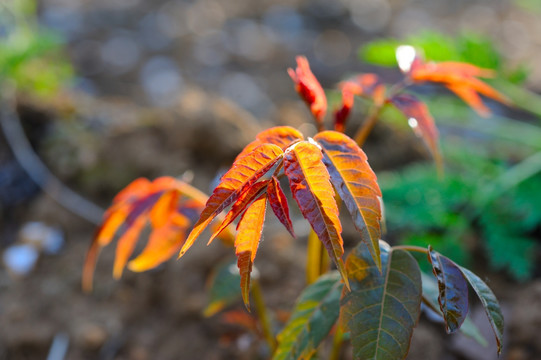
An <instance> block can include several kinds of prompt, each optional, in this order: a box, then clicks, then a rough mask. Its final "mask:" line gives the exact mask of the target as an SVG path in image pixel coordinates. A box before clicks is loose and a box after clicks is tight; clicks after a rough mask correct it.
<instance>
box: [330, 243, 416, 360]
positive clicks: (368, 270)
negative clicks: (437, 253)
mask: <svg viewBox="0 0 541 360" xmlns="http://www.w3.org/2000/svg"><path fill="white" fill-rule="evenodd" d="M380 248H381V264H382V272H380V271H379V270H378V268H377V266H376V264H375V263H374V261H373V259H372V256H371V255H370V252H369V251H368V247H367V246H366V244H365V243H364V242H361V243H359V245H358V246H357V247H356V248H355V249H354V250H353V251H352V252H351V253H350V254H349V256H348V257H347V260H346V268H347V271H348V275H349V276H350V283H351V292H348V291H343V294H342V300H341V310H340V324H341V325H342V327H343V328H344V331H347V330H349V331H351V343H352V345H353V357H354V358H355V359H363V360H369V359H373V360H380V359H385V360H390V359H403V358H405V357H406V355H407V354H408V350H409V346H410V340H411V336H412V334H413V328H414V327H415V325H416V324H417V321H418V319H419V314H420V305H421V294H422V289H421V273H420V270H419V265H418V264H417V261H416V260H415V259H414V258H413V257H412V256H411V255H410V254H409V253H408V252H406V251H403V250H393V249H392V248H390V247H389V245H388V244H386V243H384V242H381V243H380Z"/></svg>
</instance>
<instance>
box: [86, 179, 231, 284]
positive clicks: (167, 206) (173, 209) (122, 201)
mask: <svg viewBox="0 0 541 360" xmlns="http://www.w3.org/2000/svg"><path fill="white" fill-rule="evenodd" d="M206 199H207V197H206V195H205V194H203V193H202V192H200V191H199V190H197V189H195V188H194V187H192V186H190V185H188V184H186V183H184V182H182V181H180V180H177V179H175V178H172V177H160V178H157V179H155V180H154V181H152V182H151V181H149V180H147V179H144V178H140V179H136V180H134V181H133V182H132V183H130V184H129V185H128V186H126V187H125V188H124V189H123V190H122V191H120V192H119V193H118V195H117V196H115V198H114V199H113V204H112V205H111V206H110V207H109V209H107V211H106V213H105V215H104V220H103V224H102V225H101V226H100V228H99V229H98V231H97V233H96V236H95V237H94V239H93V240H92V243H91V245H90V249H89V250H88V253H87V257H86V259H85V264H84V268H83V288H84V289H85V290H86V291H89V290H90V289H91V288H92V278H93V273H94V267H95V265H96V261H97V258H98V255H99V252H100V250H101V248H102V247H104V246H107V245H108V244H109V243H111V241H112V240H113V238H114V236H115V235H116V234H117V233H119V232H120V234H121V235H120V238H119V240H118V245H117V250H116V256H115V264H114V270H113V275H114V276H115V277H116V278H118V277H120V276H121V274H122V271H123V269H124V266H125V265H126V263H127V261H128V259H129V258H130V256H131V255H132V253H133V251H134V249H135V245H136V243H137V240H138V239H139V235H140V233H141V232H142V230H143V229H144V228H145V226H146V225H147V223H149V222H150V225H151V228H152V231H151V233H150V239H149V243H147V247H146V248H145V250H144V251H143V253H142V254H141V255H140V256H139V257H138V260H137V261H136V262H134V263H132V262H130V265H129V266H130V268H133V270H135V271H143V270H147V269H149V268H151V267H155V266H157V265H159V264H161V263H162V262H163V261H165V260H167V259H168V258H169V257H170V256H171V252H170V251H171V246H173V247H176V248H177V249H178V247H180V245H181V244H182V243H183V241H184V239H185V234H186V232H187V230H188V229H189V228H190V227H191V225H192V224H193V222H194V221H195V219H194V218H193V213H198V212H199V211H201V210H202V209H203V206H204V203H205V201H206ZM221 237H222V238H227V239H228V240H229V238H230V237H231V234H230V233H229V232H224V233H223V234H222V236H221Z"/></svg>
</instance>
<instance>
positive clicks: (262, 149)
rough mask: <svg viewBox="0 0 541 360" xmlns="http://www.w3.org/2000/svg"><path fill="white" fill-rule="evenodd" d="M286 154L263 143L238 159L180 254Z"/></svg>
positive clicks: (207, 204)
mask: <svg viewBox="0 0 541 360" xmlns="http://www.w3.org/2000/svg"><path fill="white" fill-rule="evenodd" d="M282 157H283V151H282V149H280V148H279V147H278V146H276V145H273V144H262V145H259V146H258V147H256V148H255V149H254V150H253V151H252V152H251V153H249V154H246V155H245V156H243V157H241V158H238V159H237V160H236V161H235V162H234V163H233V166H232V167H231V169H230V170H229V171H228V172H227V173H225V174H224V176H223V177H222V179H221V182H220V184H219V185H218V186H217V187H216V189H214V192H213V193H212V195H211V196H210V198H209V199H208V201H207V203H206V205H205V209H204V210H203V212H202V213H201V216H200V217H199V220H198V221H197V223H196V224H195V225H194V228H193V229H192V231H191V232H190V234H189V235H188V239H187V240H186V242H185V243H184V245H183V246H182V249H181V250H180V254H179V257H181V256H182V255H184V254H185V253H186V251H187V250H188V249H189V248H190V247H191V246H192V245H193V243H194V242H195V240H196V239H197V237H198V236H199V235H200V234H201V233H202V232H203V230H205V228H206V227H207V226H208V224H210V222H211V221H212V220H213V219H214V218H215V217H216V216H217V215H218V214H219V213H221V212H222V211H223V210H224V209H225V208H226V207H228V206H229V205H231V204H232V203H234V202H235V201H236V200H237V198H238V197H239V195H240V194H241V193H242V192H243V191H244V190H245V189H248V188H249V187H251V186H252V185H253V184H254V183H256V182H257V181H258V180H259V179H260V178H261V177H262V176H263V175H265V174H266V173H267V172H269V171H270V170H271V169H272V168H273V167H274V166H275V165H276V164H277V163H278V162H279V160H281V159H282Z"/></svg>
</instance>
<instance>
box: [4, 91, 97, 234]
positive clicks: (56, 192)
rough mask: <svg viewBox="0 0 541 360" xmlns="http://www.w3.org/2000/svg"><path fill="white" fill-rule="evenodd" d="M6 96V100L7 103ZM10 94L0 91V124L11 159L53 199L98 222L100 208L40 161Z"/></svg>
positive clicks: (89, 220)
mask: <svg viewBox="0 0 541 360" xmlns="http://www.w3.org/2000/svg"><path fill="white" fill-rule="evenodd" d="M6 99H10V101H9V103H8V101H7V100H6ZM12 99H13V96H6V91H5V90H4V91H2V92H1V93H0V101H1V103H0V104H1V109H0V125H1V126H2V131H3V132H4V135H5V138H6V141H7V143H8V145H9V147H10V148H11V150H12V151H13V155H14V156H15V159H16V160H17V161H18V162H19V164H20V165H21V167H22V168H23V169H24V170H25V171H26V173H27V174H28V176H29V177H30V178H31V179H32V180H33V181H34V182H35V183H36V184H37V185H38V186H39V187H40V188H41V189H42V190H43V192H44V193H46V194H47V195H49V196H50V197H51V198H52V199H53V200H55V201H56V202H57V203H59V204H60V205H62V206H63V207H64V208H66V209H68V210H69V211H71V212H72V213H74V214H76V215H78V216H80V217H81V218H83V219H85V220H87V221H88V222H90V223H93V224H99V223H101V220H102V215H103V212H104V210H103V209H102V208H100V207H99V206H98V205H96V204H94V203H92V202H91V201H89V200H87V199H85V198H84V197H82V196H81V195H79V194H77V193H76V192H74V191H73V190H71V189H69V188H68V187H67V186H66V185H64V184H63V183H62V182H61V181H60V180H59V179H58V178H57V177H55V176H54V175H53V174H52V173H51V171H50V170H49V169H48V168H47V167H46V166H45V164H43V162H42V161H41V159H40V158H39V157H38V155H37V154H36V153H35V152H34V150H33V149H32V146H31V145H30V142H29V141H28V138H27V137H26V135H25V133H24V129H23V127H22V125H21V121H20V119H19V116H18V115H17V113H16V111H15V110H14V105H13V100H12Z"/></svg>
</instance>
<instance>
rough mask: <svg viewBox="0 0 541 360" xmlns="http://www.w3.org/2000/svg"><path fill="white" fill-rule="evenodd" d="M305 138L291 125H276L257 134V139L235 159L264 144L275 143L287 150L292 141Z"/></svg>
mask: <svg viewBox="0 0 541 360" xmlns="http://www.w3.org/2000/svg"><path fill="white" fill-rule="evenodd" d="M303 139H304V137H303V136H302V134H301V133H300V132H299V131H298V130H296V129H294V128H292V127H291V126H275V127H272V128H270V129H267V130H264V131H262V132H260V133H259V134H257V136H256V139H255V140H254V141H252V142H251V143H249V144H248V145H246V147H245V148H244V149H243V150H242V151H241V153H240V154H239V155H237V158H236V159H235V161H237V160H238V159H240V158H241V157H243V156H245V155H246V154H249V153H251V152H252V151H254V149H255V148H256V147H258V146H259V145H262V144H274V145H276V146H278V147H279V148H280V149H282V150H284V151H285V149H287V148H288V147H289V146H290V145H291V144H292V143H294V142H296V141H300V140H303Z"/></svg>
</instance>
